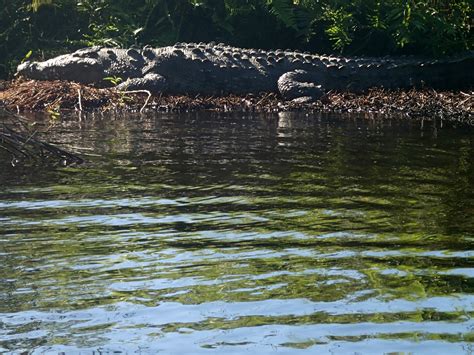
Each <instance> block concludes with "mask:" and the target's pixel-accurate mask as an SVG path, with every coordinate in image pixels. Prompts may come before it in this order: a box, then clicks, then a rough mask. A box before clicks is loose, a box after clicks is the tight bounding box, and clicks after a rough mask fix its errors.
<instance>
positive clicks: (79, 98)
mask: <svg viewBox="0 0 474 355" xmlns="http://www.w3.org/2000/svg"><path fill="white" fill-rule="evenodd" d="M77 95H78V101H79V111H82V102H81V89H80V88H79V89H77Z"/></svg>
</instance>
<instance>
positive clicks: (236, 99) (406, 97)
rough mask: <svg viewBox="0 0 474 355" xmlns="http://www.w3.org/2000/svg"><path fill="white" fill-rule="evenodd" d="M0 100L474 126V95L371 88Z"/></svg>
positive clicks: (52, 86) (23, 104)
mask: <svg viewBox="0 0 474 355" xmlns="http://www.w3.org/2000/svg"><path fill="white" fill-rule="evenodd" d="M0 101H1V102H3V104H4V105H5V106H6V107H7V108H8V109H10V110H15V111H47V112H50V113H54V112H59V111H61V110H76V111H81V110H84V111H92V110H100V111H110V110H124V111H140V110H143V109H146V110H156V111H164V112H185V111H197V110H211V111H218V112H231V111H232V112H262V113H267V112H280V111H307V112H341V113H351V112H352V113H370V114H374V115H390V116H393V115H397V116H407V117H413V118H421V117H422V118H441V119H445V120H449V121H458V122H466V123H471V124H474V117H473V112H474V92H462V91H448V92H439V91H434V90H430V89H424V90H408V91H403V90H396V91H388V90H383V89H372V90H370V91H369V92H367V93H365V94H354V93H345V92H332V93H329V94H328V95H327V96H326V97H325V99H324V100H322V101H317V102H312V103H305V102H297V101H296V102H295V101H284V100H282V99H281V98H280V97H279V96H278V95H277V94H272V93H270V94H268V93H267V94H261V95H246V96H237V95H229V96H223V97H217V96H200V95H197V96H184V95H179V96H177V95H160V94H158V95H152V96H151V97H148V95H147V93H145V92H118V91H115V90H112V89H99V88H94V87H90V86H86V85H82V84H78V83H72V82H66V81H34V80H29V81H21V80H18V81H13V82H9V83H7V84H6V85H4V86H3V87H1V88H0Z"/></svg>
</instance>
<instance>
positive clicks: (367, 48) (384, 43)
mask: <svg viewBox="0 0 474 355" xmlns="http://www.w3.org/2000/svg"><path fill="white" fill-rule="evenodd" d="M470 3H471V2H470V0H385V1H379V0H128V1H127V0H77V1H76V0H33V1H31V0H28V1H20V0H2V5H3V6H2V7H0V77H6V76H7V75H8V74H9V73H11V72H12V70H13V68H14V67H15V66H16V65H17V64H18V63H19V62H20V61H22V60H24V59H25V58H26V57H28V56H30V55H31V56H32V58H35V59H42V58H44V57H47V56H51V55H53V54H56V53H59V52H62V51H66V50H71V49H74V48H78V47H81V46H88V45H94V44H104V45H111V46H130V45H143V44H145V43H146V44H151V45H165V44H172V43H174V42H177V41H212V40H214V41H217V42H226V43H229V44H233V45H238V46H245V47H262V48H276V47H278V48H300V49H305V50H310V51H315V52H330V51H333V52H334V51H336V52H342V53H345V54H358V55H360V54H369V55H384V54H401V53H412V54H423V55H430V56H439V55H444V54H451V53H455V52H461V51H465V50H471V49H472V44H473V37H472V32H471V28H470V26H471V22H470V21H471V18H472V6H471V5H470Z"/></svg>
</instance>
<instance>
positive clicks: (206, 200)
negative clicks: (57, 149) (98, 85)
mask: <svg viewBox="0 0 474 355" xmlns="http://www.w3.org/2000/svg"><path fill="white" fill-rule="evenodd" d="M48 137H49V139H50V140H52V141H54V142H58V143H62V144H64V143H65V144H67V145H68V146H70V147H73V149H76V150H78V151H80V152H82V154H83V157H85V158H86V160H87V162H86V164H85V165H82V166H79V167H69V168H56V169H51V168H48V167H36V168H35V169H31V168H21V167H20V168H5V167H4V165H5V164H3V166H2V169H1V171H0V181H1V185H0V282H1V283H0V353H5V354H8V353H11V354H18V353H21V352H30V353H33V354H60V353H63V354H76V353H77V354H78V353H81V354H92V353H95V354H121V353H123V354H157V353H162V354H242V353H256V354H299V353H307V354H450V355H453V354H472V353H473V351H474V345H473V341H474V320H473V315H474V294H473V291H474V282H473V281H474V258H473V256H474V248H473V239H474V134H473V131H472V130H470V131H469V130H467V131H466V130H462V129H454V128H448V127H444V128H441V127H440V124H439V123H437V124H432V123H429V124H426V123H425V124H424V125H422V123H421V122H406V121H400V120H399V121H397V120H393V121H390V120H383V121H378V120H363V119H356V118H354V119H347V118H345V119H341V118H340V117H336V116H327V117H316V116H311V115H309V116H308V115H297V114H280V115H265V116H246V115H217V114H206V113H195V114H185V115H166V114H160V115H150V116H145V117H138V116H131V117H126V118H124V117H118V116H111V117H102V116H95V117H94V116H90V117H85V118H84V117H83V118H82V120H78V119H77V118H75V119H70V120H67V121H66V122H65V123H64V124H61V125H57V126H56V127H55V128H53V129H52V131H51V132H50V133H49V135H48ZM4 158H5V157H4Z"/></svg>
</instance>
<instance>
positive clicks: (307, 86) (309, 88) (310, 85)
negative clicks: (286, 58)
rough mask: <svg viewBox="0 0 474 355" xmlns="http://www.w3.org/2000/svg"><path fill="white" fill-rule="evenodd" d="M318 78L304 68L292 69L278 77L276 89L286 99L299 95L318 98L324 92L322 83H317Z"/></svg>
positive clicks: (295, 97) (292, 98)
mask: <svg viewBox="0 0 474 355" xmlns="http://www.w3.org/2000/svg"><path fill="white" fill-rule="evenodd" d="M317 81H318V78H317V77H315V75H314V74H310V73H308V72H307V71H305V70H294V71H290V72H288V73H285V74H283V75H282V76H280V78H279V79H278V90H279V91H280V94H281V95H282V96H283V97H284V98H285V99H286V100H294V99H297V98H299V97H305V98H308V97H309V98H312V99H313V100H318V99H320V98H321V97H322V96H323V95H324V94H325V93H324V90H323V87H322V85H317V84H316V83H317Z"/></svg>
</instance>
